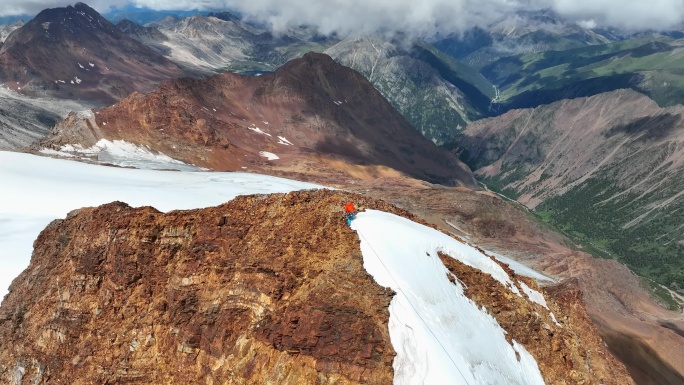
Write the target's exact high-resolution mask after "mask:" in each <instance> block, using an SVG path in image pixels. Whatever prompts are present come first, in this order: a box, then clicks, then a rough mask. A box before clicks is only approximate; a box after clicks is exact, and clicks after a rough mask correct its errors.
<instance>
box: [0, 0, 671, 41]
mask: <svg viewBox="0 0 684 385" xmlns="http://www.w3.org/2000/svg"><path fill="white" fill-rule="evenodd" d="M86 1H87V0H86ZM72 2H73V0H71V1H70V0H28V1H27V0H2V1H1V2H0V3H1V4H0V16H1V15H8V14H20V13H28V14H35V13H37V12H38V11H40V10H42V9H44V8H51V7H58V6H65V5H67V4H70V3H72ZM87 2H88V4H89V5H90V6H92V7H93V8H95V9H96V10H98V11H100V12H104V11H107V10H108V9H109V8H110V7H121V6H123V5H125V4H126V3H127V2H128V1H127V0H92V1H87ZM131 3H133V4H134V5H136V6H140V7H149V8H152V9H158V10H161V9H164V10H172V9H173V10H191V9H199V10H228V9H234V10H238V11H240V12H242V13H244V14H245V15H247V16H248V17H250V18H252V19H256V20H260V21H265V22H267V23H270V24H271V25H272V26H273V27H274V28H276V29H285V28H287V27H288V26H293V25H301V24H307V25H312V26H316V27H318V28H319V30H320V31H321V32H323V33H331V32H337V33H340V34H342V35H346V34H349V33H364V32H378V31H403V32H409V33H412V34H430V33H433V32H436V31H442V32H457V31H463V30H465V29H468V28H470V27H473V26H484V25H487V24H489V23H492V22H494V21H497V20H499V19H501V18H503V17H507V16H510V15H511V14H512V13H513V12H515V11H518V10H522V9H541V8H548V9H553V10H555V11H556V12H558V13H559V14H560V15H562V16H564V17H567V18H569V19H570V20H572V21H575V22H578V23H580V25H587V26H590V25H594V26H596V27H618V28H625V29H666V28H670V27H672V26H674V25H677V24H679V23H681V22H682V21H683V20H684V0H648V1H646V0H289V1H282V0H248V1H245V0H132V1H131Z"/></svg>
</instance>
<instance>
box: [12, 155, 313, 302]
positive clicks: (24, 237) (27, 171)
mask: <svg viewBox="0 0 684 385" xmlns="http://www.w3.org/2000/svg"><path fill="white" fill-rule="evenodd" d="M0 181H1V183H2V188H0V298H2V297H4V296H5V294H7V288H8V287H9V284H10V283H11V281H12V279H14V277H16V276H17V275H19V273H20V272H21V271H22V270H23V269H25V268H26V266H28V263H29V260H30V258H31V253H32V251H33V241H34V240H35V239H36V237H37V236H38V234H39V233H40V231H41V230H43V228H45V226H47V224H48V223H50V222H51V221H52V220H53V219H56V218H64V217H65V216H66V214H67V213H68V212H69V211H71V210H73V209H77V208H80V207H84V206H98V205H101V204H104V203H108V202H112V201H116V200H119V201H123V202H126V203H128V204H129V205H131V206H145V205H149V206H154V207H155V208H157V209H158V210H162V211H169V210H174V209H193V208H200V207H208V206H215V205H218V204H221V203H224V202H226V201H229V200H231V199H233V198H234V197H235V196H237V195H243V194H260V193H264V194H267V193H275V192H287V191H293V190H301V189H308V188H320V187H321V186H318V185H314V184H310V183H304V182H297V181H292V180H288V179H282V178H275V177H270V176H265V175H258V174H246V173H209V172H174V171H153V170H135V169H126V168H116V167H106V166H98V165H91V164H85V163H80V162H74V161H69V160H62V159H52V158H47V157H41V156H35V155H29V154H21V153H14V152H4V151H0Z"/></svg>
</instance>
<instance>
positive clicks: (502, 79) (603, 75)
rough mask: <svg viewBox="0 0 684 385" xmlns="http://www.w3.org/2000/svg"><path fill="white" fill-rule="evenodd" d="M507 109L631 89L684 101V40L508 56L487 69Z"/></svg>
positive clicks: (664, 101) (664, 102)
mask: <svg viewBox="0 0 684 385" xmlns="http://www.w3.org/2000/svg"><path fill="white" fill-rule="evenodd" d="M482 73H483V74H484V75H485V77H487V78H488V79H489V80H490V81H492V82H493V83H494V84H495V85H497V86H498V87H499V89H500V90H501V99H500V101H499V102H500V104H501V105H502V107H503V109H504V110H508V109H513V108H527V107H535V106H538V105H541V104H548V103H551V102H554V101H557V100H561V99H567V98H575V97H583V96H591V95H595V94H598V93H601V92H608V91H612V90H616V89H620V88H631V89H634V90H636V91H639V92H641V93H644V94H646V95H648V96H649V97H651V98H652V99H654V100H655V101H656V102H657V103H658V104H659V105H660V106H672V105H676V104H680V103H682V102H684V39H679V40H674V39H669V38H666V37H655V38H653V37H651V38H633V39H628V40H624V41H619V42H614V43H610V44H602V45H594V46H588V47H583V48H576V49H569V50H558V51H546V52H541V53H533V54H526V55H518V56H511V57H505V58H502V59H500V60H497V61H496V62H494V63H491V64H489V65H487V66H485V67H484V68H482Z"/></svg>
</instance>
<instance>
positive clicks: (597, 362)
mask: <svg viewBox="0 0 684 385" xmlns="http://www.w3.org/2000/svg"><path fill="white" fill-rule="evenodd" d="M440 258H441V260H442V262H443V263H444V265H445V266H446V267H447V268H448V269H449V271H450V272H451V273H453V274H454V275H455V276H457V277H459V280H461V281H462V282H463V283H464V288H465V290H464V291H465V294H466V296H468V298H470V299H472V300H473V301H475V302H476V303H478V304H480V305H481V306H484V307H485V308H486V309H487V312H488V313H489V314H490V315H492V316H493V317H494V318H495V319H496V320H497V322H498V323H499V325H501V327H502V328H504V330H506V331H507V332H508V335H507V337H508V338H509V339H513V340H516V341H518V342H519V343H521V344H522V345H523V346H524V347H525V349H527V351H528V352H530V354H532V356H533V357H534V358H535V359H536V360H537V363H538V365H539V369H540V371H541V372H542V375H543V376H544V381H546V383H547V384H559V385H560V384H567V385H571V384H604V385H610V384H614V385H626V384H633V383H634V382H633V381H632V379H631V378H630V376H629V374H628V373H627V370H626V369H625V367H624V365H622V364H621V363H620V362H619V361H618V360H616V359H615V357H613V356H612V355H611V354H610V353H609V352H608V350H607V349H606V348H605V347H604V346H603V345H604V343H603V340H601V337H600V336H599V334H598V332H597V330H596V328H595V327H594V325H593V324H592V322H591V320H590V319H589V316H588V315H587V313H586V311H585V310H584V303H583V302H582V292H581V291H580V290H578V289H576V288H574V287H573V286H572V285H570V284H564V285H560V286H556V287H554V288H551V289H549V290H552V291H553V292H554V294H553V295H551V296H549V295H546V296H545V298H546V303H547V306H549V309H546V308H544V307H543V306H542V305H540V304H537V303H534V302H532V301H530V300H528V299H527V298H523V297H522V296H518V295H516V294H514V293H513V292H512V291H510V290H509V289H507V288H504V287H503V286H502V285H500V284H499V283H498V282H497V281H496V280H495V279H494V278H492V276H491V275H489V274H486V273H483V272H481V271H477V270H474V269H473V268H471V267H469V266H467V265H465V264H463V263H461V262H459V261H457V260H455V259H453V258H450V257H448V256H444V255H440ZM502 267H504V269H505V270H507V272H508V274H509V275H511V276H514V273H513V271H512V270H511V269H510V268H508V266H506V265H503V264H502ZM517 279H518V280H519V281H522V282H524V283H525V284H526V285H527V286H528V287H530V288H531V289H533V290H536V291H538V292H543V290H542V289H541V288H540V287H539V286H538V285H537V283H536V282H535V281H534V280H533V279H530V278H525V277H517ZM518 289H519V290H520V292H521V293H524V290H523V288H522V286H521V285H520V284H518ZM523 295H524V294H523ZM556 301H559V302H560V304H559V303H557V302H556ZM551 313H553V314H554V315H558V314H565V316H564V317H563V318H561V319H560V320H558V321H560V322H557V321H556V319H554V317H552V316H551Z"/></svg>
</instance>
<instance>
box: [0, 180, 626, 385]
mask: <svg viewBox="0 0 684 385" xmlns="http://www.w3.org/2000/svg"><path fill="white" fill-rule="evenodd" d="M347 198H351V199H353V200H354V202H355V203H356V204H357V207H358V208H359V209H360V210H364V209H366V208H373V209H378V210H384V211H387V212H392V213H395V214H397V215H401V216H404V217H407V218H409V219H412V220H416V221H418V222H421V223H423V224H426V223H425V222H424V221H422V220H420V219H418V218H416V217H415V216H413V215H412V214H410V213H408V212H406V211H404V210H401V209H398V208H396V207H395V206H392V205H389V204H387V203H385V202H383V201H379V200H375V199H372V198H369V197H365V196H362V195H357V194H352V193H345V192H341V191H327V190H317V191H301V192H292V193H288V194H274V195H268V196H261V195H259V196H257V195H255V196H244V197H238V198H236V199H235V200H233V201H231V202H228V203H226V204H223V205H221V206H218V207H213V208H207V209H202V210H190V211H174V212H170V213H167V214H164V213H160V212H158V211H156V210H155V209H153V208H150V207H142V208H137V209H133V208H130V207H129V206H127V205H125V204H123V203H120V202H115V203H111V204H107V205H104V206H101V207H98V208H84V209H81V210H76V211H74V212H72V213H70V214H69V215H68V216H67V218H66V219H65V220H56V221H54V222H53V223H51V224H50V225H49V226H48V227H47V228H46V229H45V230H44V231H43V232H42V233H41V235H40V236H39V238H38V239H37V240H36V242H35V244H34V246H35V251H34V254H33V257H32V260H31V264H30V266H29V268H28V269H27V270H25V271H24V272H23V273H22V274H21V275H20V276H19V277H18V278H17V279H16V280H15V281H14V282H13V284H12V286H11V287H10V293H9V294H8V295H7V296H6V297H5V300H4V302H3V303H2V306H0V382H2V383H12V384H21V385H24V384H59V383H69V384H76V385H79V384H93V383H103V384H105V383H107V384H122V383H130V384H148V383H155V384H156V383H177V384H358V383H365V384H390V383H392V381H393V370H392V362H393V359H394V355H395V353H394V350H393V347H392V345H391V343H390V339H389V331H388V326H387V323H388V320H389V313H388V306H389V303H390V300H391V298H392V296H393V294H394V293H392V291H391V290H387V289H384V288H382V287H380V286H379V285H377V284H376V283H375V282H374V281H373V279H372V277H370V276H369V275H368V274H367V273H366V271H365V270H364V268H363V265H362V256H361V252H360V248H359V240H358V237H357V235H356V234H355V233H354V232H353V231H352V230H351V229H349V227H348V226H346V224H345V223H344V221H343V220H342V213H341V208H342V202H343V201H344V200H345V199H347ZM433 227H434V226H433ZM443 261H444V262H445V265H446V266H447V267H448V268H449V269H450V270H451V271H452V272H453V273H454V274H455V275H456V276H457V277H458V279H459V280H460V281H461V282H464V283H465V284H466V286H467V288H466V293H467V295H469V297H470V298H471V299H472V300H474V301H475V302H476V303H477V304H478V305H479V306H484V307H485V308H486V309H487V310H488V311H489V312H490V313H491V314H492V315H494V316H495V318H496V319H497V320H498V322H499V323H500V324H501V326H502V327H503V328H504V329H505V330H506V331H507V333H508V335H509V336H510V337H511V338H512V339H515V340H516V341H519V342H520V343H522V344H523V345H524V346H525V347H526V348H527V350H528V351H529V352H530V353H531V354H532V355H533V356H534V357H535V359H536V360H537V361H538V362H539V367H540V370H541V371H542V374H543V376H544V378H545V379H546V380H547V382H548V383H554V384H571V383H573V384H574V383H586V384H599V383H603V384H629V383H630V380H629V378H628V377H627V376H626V375H625V374H624V369H623V368H622V367H621V366H620V365H619V364H617V363H616V362H615V360H614V359H613V358H612V357H611V356H610V354H609V353H607V351H606V349H605V347H604V346H603V342H602V341H601V339H600V337H598V336H597V334H596V333H595V330H594V329H593V328H592V327H591V325H590V323H589V322H588V320H587V318H586V314H585V313H584V310H583V307H582V303H581V301H580V297H581V296H580V294H579V292H578V291H572V290H570V291H563V290H564V289H556V290H558V291H559V292H561V293H570V294H568V296H569V297H571V298H570V299H568V300H567V301H565V300H564V303H563V304H557V303H556V302H553V301H550V303H549V305H550V306H551V308H552V310H553V312H554V313H555V314H556V317H557V318H558V319H559V320H560V322H561V323H562V327H558V326H556V325H555V324H553V321H552V320H551V318H550V316H549V314H548V312H546V310H545V309H543V308H541V307H539V306H537V305H534V304H532V303H530V302H529V301H527V300H526V299H524V298H522V297H518V296H516V295H514V294H513V293H512V292H510V291H509V290H508V289H505V288H503V287H502V286H501V285H500V284H499V283H498V282H496V281H494V280H493V279H492V278H491V277H490V276H488V275H487V274H484V273H482V272H480V271H479V270H475V269H472V268H469V267H467V266H465V265H463V264H461V263H459V262H457V261H455V260H453V259H451V258H443ZM505 268H506V269H507V271H508V273H509V274H510V275H511V276H512V277H514V278H515V279H520V280H523V281H525V282H527V284H528V285H529V286H531V287H533V288H535V289H537V290H539V288H538V287H537V286H536V285H535V284H534V282H531V281H530V280H526V279H523V278H520V277H515V276H514V274H513V272H512V271H510V270H509V269H508V268H507V267H505ZM562 295H563V294H557V295H556V298H560V297H562ZM547 298H548V297H547ZM583 381H584V382H583Z"/></svg>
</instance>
